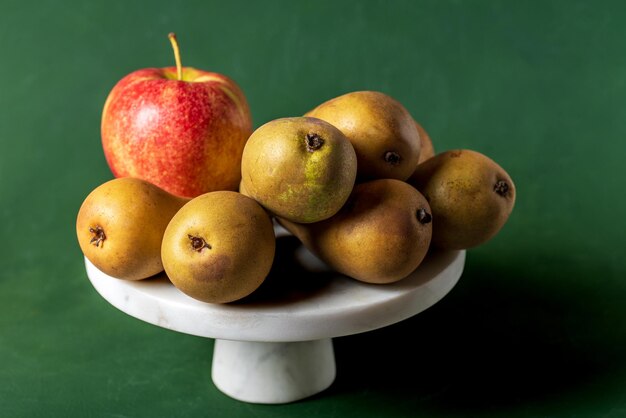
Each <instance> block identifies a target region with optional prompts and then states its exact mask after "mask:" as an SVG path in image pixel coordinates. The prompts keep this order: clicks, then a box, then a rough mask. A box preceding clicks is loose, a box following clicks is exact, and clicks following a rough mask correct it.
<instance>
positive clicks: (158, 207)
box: [76, 35, 515, 303]
mask: <svg viewBox="0 0 626 418" xmlns="http://www.w3.org/2000/svg"><path fill="white" fill-rule="evenodd" d="M170 39H171V40H172V45H173V46H174V51H175V55H176V61H177V67H176V68H165V69H161V70H159V69H148V70H139V71H137V72H135V73H132V74H130V75H128V76H127V77H125V78H124V79H122V80H121V81H120V82H119V83H118V84H117V85H116V86H115V87H114V89H113V90H112V91H111V93H110V95H109V97H108V99H107V101H106V104H105V107H104V111H103V122H102V141H103V146H104V152H105V155H106V157H107V162H108V163H109V165H110V167H111V169H112V171H113V173H114V175H115V176H116V177H117V178H115V179H114V180H110V181H108V182H106V183H104V184H102V185H100V186H99V187H97V188H96V189H94V190H93V191H92V192H91V193H90V194H89V195H88V196H87V198H86V199H85V201H84V202H83V204H82V206H81V208H80V210H79V213H78V217H77V222H76V232H77V237H78V242H79V245H80V247H81V250H82V251H83V253H84V255H85V257H86V258H87V259H88V260H89V261H90V262H91V263H93V264H94V265H95V266H96V267H97V268H98V269H100V270H101V271H103V272H104V273H106V274H108V275H110V276H113V277H116V278H119V279H126V280H141V279H145V278H148V277H151V276H153V275H155V274H157V273H160V272H162V271H165V273H166V274H167V276H168V277H169V279H170V280H171V282H172V283H173V284H174V286H176V287H177V288H178V289H180V290H181V291H182V292H184V293H185V294H187V295H189V296H191V297H193V298H195V299H198V300H201V301H204V302H208V303H228V302H232V301H235V300H239V299H241V298H244V297H246V296H248V295H250V294H251V293H253V292H254V291H255V290H256V289H258V288H259V286H260V285H261V284H262V283H263V281H264V280H265V278H266V277H267V275H268V273H269V271H270V268H271V267H272V264H273V262H274V253H275V246H276V239H275V235H274V227H273V220H276V222H278V223H279V224H280V225H282V226H283V227H284V228H286V229H287V230H288V231H289V232H291V233H292V234H293V235H295V236H296V237H297V238H298V239H299V240H300V241H301V242H302V244H303V245H304V246H305V247H306V248H307V249H308V250H310V251H311V252H312V253H313V254H315V255H317V256H318V257H319V258H320V259H321V260H323V261H324V262H325V263H326V264H327V265H328V266H329V267H331V268H332V269H334V270H335V271H337V272H340V273H342V274H344V275H346V276H348V277H351V278H353V279H356V280H359V281H363V282H367V283H375V284H385V283H393V282H397V281H399V280H402V279H403V278H405V277H406V276H408V275H409V274H410V273H411V272H412V271H414V270H415V269H417V268H418V267H419V266H420V264H421V263H422V261H423V260H424V259H425V257H426V256H427V254H428V252H429V250H431V249H434V248H436V249H439V250H444V251H446V250H460V249H468V248H472V247H475V246H477V245H480V244H482V243H485V242H487V241H488V240H489V239H491V238H492V237H493V236H495V235H496V234H497V233H498V231H499V230H500V229H501V228H502V226H503V225H504V224H505V222H506V221H507V219H508V217H509V214H510V213H511V211H512V209H513V205H514V203H515V186H514V184H513V181H512V180H511V178H510V177H509V175H508V174H507V173H506V172H505V171H504V170H503V169H502V168H501V167H500V166H499V165H498V164H497V163H496V162H494V161H493V160H491V159H490V158H488V157H487V156H485V155H483V154H481V153H478V152H476V151H471V150H450V151H446V152H442V153H439V154H435V151H434V148H433V144H432V141H431V139H430V137H429V136H428V134H427V133H426V131H425V130H424V129H423V128H422V126H421V125H420V124H419V123H417V122H416V121H415V120H414V119H413V117H412V116H411V115H410V113H409V112H408V111H407V109H406V108H405V107H404V106H403V105H402V104H401V103H399V102H398V101H397V100H395V99H394V98H392V97H390V96H388V95H386V94H384V93H380V92H373V91H357V92H352V93H348V94H344V95H342V96H339V97H336V98H334V99H331V100H329V101H327V102H325V103H322V104H321V105H319V106H317V107H316V108H314V109H313V110H311V111H310V112H308V113H307V114H305V115H304V116H300V117H288V118H281V119H276V120H272V121H269V122H267V123H265V124H264V125H262V126H260V127H259V128H258V129H256V130H255V131H253V132H251V128H250V126H251V120H250V112H249V109H248V105H247V102H246V100H245V97H244V96H243V93H242V92H241V90H240V89H239V87H238V86H237V85H236V84H235V83H234V82H233V81H232V80H230V79H228V78H226V77H224V76H222V75H219V74H215V73H207V72H203V71H200V70H196V69H193V68H189V67H187V68H183V67H182V66H181V64H180V54H179V52H178V46H177V44H176V42H175V37H173V35H171V36H170ZM183 71H184V73H183ZM137 73H139V74H137ZM159 98H161V99H162V100H161V102H159ZM173 104H176V105H175V106H174V105H173ZM172 106H174V107H172ZM160 109H161V110H160ZM242 136H243V138H244V139H243V140H242V139H241V138H242ZM121 167H122V168H121ZM233 179H235V180H233ZM239 179H240V181H239ZM233 183H235V184H233ZM237 183H238V184H237ZM236 189H238V191H235V190H236Z"/></svg>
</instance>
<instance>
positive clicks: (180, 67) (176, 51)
mask: <svg viewBox="0 0 626 418" xmlns="http://www.w3.org/2000/svg"><path fill="white" fill-rule="evenodd" d="M167 37H168V38H170V42H171V43H172V48H173V49H174V59H175V60H176V76H177V77H178V81H182V79H183V65H182V64H181V61H180V49H179V48H178V41H177V40H176V34H175V33H174V32H170V33H169V35H167Z"/></svg>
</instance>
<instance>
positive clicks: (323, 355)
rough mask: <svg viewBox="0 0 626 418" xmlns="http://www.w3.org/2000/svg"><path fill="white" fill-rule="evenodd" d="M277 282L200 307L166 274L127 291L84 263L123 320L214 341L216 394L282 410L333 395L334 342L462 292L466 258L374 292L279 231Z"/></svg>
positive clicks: (431, 265)
mask: <svg viewBox="0 0 626 418" xmlns="http://www.w3.org/2000/svg"><path fill="white" fill-rule="evenodd" d="M276 233H277V253H276V258H275V261H274V265H275V267H273V268H272V271H271V272H270V275H269V276H268V278H267V279H266V281H265V283H264V284H263V285H262V286H261V288H259V289H258V290H257V291H256V292H254V293H253V294H252V295H251V296H249V297H247V298H244V299H243V300H241V301H238V302H234V303H230V304H210V303H203V302H200V301H197V300H195V299H192V298H190V297H188V296H186V295H185V294H183V293H182V292H180V291H179V290H178V289H176V288H175V287H174V286H173V285H172V283H171V282H170V281H169V280H168V278H167V276H165V274H161V275H158V276H156V277H154V278H150V279H147V280H142V281H125V280H119V279H116V278H114V277H111V276H108V275H106V274H104V273H103V272H102V271H100V270H98V269H97V268H96V267H95V266H94V265H93V264H91V263H90V262H89V261H88V260H87V259H85V265H86V269H87V275H88V277H89V280H90V281H91V283H92V284H93V286H94V288H95V289H96V290H97V291H98V293H99V294H100V295H101V296H102V297H103V298H104V299H105V300H107V301H108V302H109V303H110V304H112V305H113V306H115V307H116V308H118V309H120V310H121V311H123V312H125V313H127V314H128V315H131V316H133V317H135V318H138V319H140V320H142V321H145V322H148V323H150V324H154V325H157V326H160V327H163V328H167V329H171V330H174V331H179V332H183V333H186V334H191V335H196V336H200V337H207V338H214V339H215V344H214V349H213V363H212V379H213V382H214V383H215V386H217V388H218V389H219V390H221V391H222V392H223V393H225V394H227V395H229V396H230V397H232V398H235V399H238V400H240V401H244V402H251V403H265V404H278V403H287V402H292V401H296V400H300V399H303V398H306V397H309V396H312V395H314V394H316V393H319V392H321V391H323V390H324V389H326V388H328V387H329V386H330V385H331V384H332V382H333V381H334V379H335V375H336V368H335V356H334V352H333V345H332V338H333V337H340V336H345V335H350V334H357V333H361V332H366V331H371V330H374V329H377V328H381V327H385V326H388V325H391V324H394V323H396V322H398V321H402V320H404V319H406V318H409V317H411V316H413V315H415V314H417V313H419V312H421V311H423V310H425V309H427V308H428V307H430V306H432V305H433V304H435V303H437V302H438V301H439V300H441V298H443V297H444V296H445V295H446V294H447V293H448V292H449V291H450V290H451V289H452V288H453V287H454V285H455V284H456V283H457V281H458V279H459V278H460V277H461V274H462V272H463V267H464V264H465V251H452V252H431V253H429V254H428V256H427V257H426V259H425V260H424V262H422V264H421V265H420V266H419V267H418V268H417V269H416V270H415V271H414V272H413V273H411V274H410V275H409V276H408V277H406V278H405V279H402V280H401V281H399V282H396V283H393V284H385V285H373V284H365V283H361V282H358V281H356V280H353V279H350V278H348V277H346V276H343V275H341V274H338V273H335V272H333V271H331V270H329V269H328V267H327V266H326V265H325V264H324V263H323V262H321V261H320V260H319V259H317V258H316V257H315V256H314V255H312V254H311V253H310V252H308V251H307V250H306V249H305V248H304V247H302V245H300V244H299V242H297V239H295V238H294V237H293V236H290V235H288V234H287V233H286V231H285V230H283V229H282V228H281V227H278V226H277V227H276Z"/></svg>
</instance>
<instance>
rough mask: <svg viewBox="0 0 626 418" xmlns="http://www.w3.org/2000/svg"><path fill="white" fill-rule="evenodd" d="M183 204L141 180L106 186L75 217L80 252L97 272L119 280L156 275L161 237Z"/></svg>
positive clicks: (91, 195)
mask: <svg viewBox="0 0 626 418" xmlns="http://www.w3.org/2000/svg"><path fill="white" fill-rule="evenodd" d="M186 202H187V199H183V198H180V197H177V196H174V195H172V194H170V193H168V192H166V191H165V190H162V189H161V188H159V187H157V186H155V185H153V184H152V183H149V182H147V181H144V180H140V179H137V178H132V177H122V178H117V179H114V180H110V181H108V182H106V183H104V184H102V185H100V186H98V187H97V188H96V189H94V190H93V191H92V192H91V193H89V195H88V196H87V198H86V199H85V200H84V201H83V203H82V205H81V207H80V209H79V211H78V216H77V218H76V235H77V238H78V244H79V245H80V249H81V250H82V252H83V254H84V255H85V257H87V259H88V260H89V261H91V263H92V264H93V265H95V266H96V267H97V268H98V269H100V270H101V271H102V272H104V273H106V274H108V275H110V276H113V277H116V278H119V279H125V280H141V279H145V278H147V277H150V276H153V275H155V274H157V273H160V272H161V271H163V264H162V263H161V241H162V239H163V233H164V232H165V228H166V227H167V224H168V223H169V221H170V220H171V219H172V217H173V216H174V214H175V213H176V212H177V211H178V210H179V209H180V208H181V207H182V206H183V205H184V204H185V203H186Z"/></svg>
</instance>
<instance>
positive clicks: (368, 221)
mask: <svg viewBox="0 0 626 418" xmlns="http://www.w3.org/2000/svg"><path fill="white" fill-rule="evenodd" d="M279 222H280V223H281V224H282V225H283V226H284V227H285V228H286V229H287V230H289V231H290V232H291V233H292V234H294V235H295V236H297V237H298V238H299V239H300V240H301V241H302V243H303V244H304V246H305V247H306V248H308V249H309V250H310V251H311V252H312V253H313V254H316V255H317V256H318V257H319V258H320V259H321V260H323V261H324V262H326V264H328V265H329V266H330V267H331V268H332V269H334V270H336V271H338V272H340V273H343V274H345V275H347V276H350V277H352V278H354V279H357V280H360V281H363V282H367V283H393V282H396V281H398V280H401V279H403V278H404V277H406V276H408V275H409V274H410V273H411V272H412V271H414V270H415V269H416V268H417V267H418V266H419V265H420V264H421V262H422V261H423V259H424V257H425V256H426V253H427V252H428V248H429V245H430V240H431V233H432V228H431V211H430V207H429V205H428V202H427V201H426V199H425V198H424V196H422V194H421V193H420V192H418V191H417V190H416V189H415V188H414V187H412V186H410V185H409V184H407V183H405V182H403V181H400V180H395V179H379V180H372V181H369V182H364V183H360V184H357V185H356V186H355V187H354V191H353V193H352V195H351V196H350V198H349V199H348V202H347V203H346V204H345V206H344V207H343V208H342V209H341V210H340V211H339V212H338V213H337V214H336V215H335V216H333V217H332V218H330V219H327V220H325V221H322V222H317V223H314V224H307V225H303V224H296V223H293V222H289V221H286V220H284V219H279Z"/></svg>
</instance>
